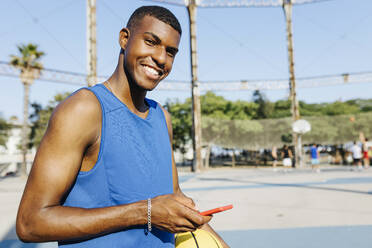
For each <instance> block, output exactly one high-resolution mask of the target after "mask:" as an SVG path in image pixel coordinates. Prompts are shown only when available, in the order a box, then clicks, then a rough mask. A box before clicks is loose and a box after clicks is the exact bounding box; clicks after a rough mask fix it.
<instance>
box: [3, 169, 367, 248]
mask: <svg viewBox="0 0 372 248" xmlns="http://www.w3.org/2000/svg"><path fill="white" fill-rule="evenodd" d="M352 169H353V168H349V167H323V168H322V172H321V173H314V172H312V171H311V170H309V169H302V170H293V171H290V172H284V171H276V172H274V171H273V170H271V169H269V168H268V169H228V168H227V169H226V168H225V169H212V170H210V171H207V172H203V173H196V174H192V173H188V172H181V173H180V177H179V182H180V185H181V188H182V190H183V191H184V192H185V194H187V195H188V196H190V197H192V198H193V199H194V200H195V202H196V203H197V205H198V207H199V209H210V208H212V207H213V206H221V205H224V204H226V203H228V204H229V203H232V204H234V209H232V210H229V211H228V212H226V213H224V214H222V213H221V214H218V215H215V216H214V218H213V220H212V222H211V225H212V227H213V228H214V229H215V230H217V232H218V233H219V234H220V235H221V236H222V237H223V238H224V240H225V241H226V242H227V243H228V244H229V245H230V247H232V248H323V247H326V248H332V247H335V248H371V247H372V169H369V170H363V171H355V170H352ZM12 180H13V181H12ZM17 180H18V179H9V181H8V182H7V184H5V180H1V179H0V197H1V198H2V199H8V200H9V201H8V202H10V203H9V205H8V208H7V207H5V206H0V210H1V211H2V212H0V224H1V226H0V248H8V247H9V248H23V247H25V248H26V247H27V248H29V247H32V248H52V247H54V248H55V247H57V245H56V243H43V244H33V243H29V244H26V243H22V242H20V241H19V240H18V239H17V236H16V234H15V227H14V220H15V214H16V209H17V204H18V202H19V198H20V195H21V192H22V189H23V185H19V182H18V181H17ZM12 183H13V184H12ZM9 185H13V186H9ZM12 197H13V198H12ZM0 205H2V204H0ZM13 205H14V206H13ZM4 213H8V214H6V215H4ZM12 215H13V216H12ZM7 219H8V221H5V220H7ZM7 223H8V227H6V228H5V226H4V225H7ZM9 223H13V224H10V225H9ZM1 228H3V229H1Z"/></svg>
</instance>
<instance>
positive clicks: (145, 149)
mask: <svg viewBox="0 0 372 248" xmlns="http://www.w3.org/2000/svg"><path fill="white" fill-rule="evenodd" d="M181 33H182V31H181V27H180V24H179V23H178V21H177V19H176V17H175V16H174V15H173V14H172V13H171V12H170V11H169V10H167V9H165V8H162V7H158V6H145V7H141V8H139V9H137V10H136V11H135V12H134V13H133V14H132V16H131V17H130V19H129V21H128V24H127V27H126V28H123V29H122V30H121V31H120V35H119V44H120V55H119V61H118V65H117V67H116V69H115V71H114V73H113V74H112V75H111V77H110V78H109V79H108V80H107V81H106V82H104V83H103V84H98V85H96V86H94V87H90V88H83V89H81V90H78V91H77V92H75V93H74V94H72V95H71V96H70V97H69V98H67V99H66V100H65V101H64V102H62V103H61V104H60V105H59V106H58V107H57V108H56V109H55V111H54V112H53V114H52V116H51V119H50V121H49V125H48V128H47V131H46V133H45V135H44V138H43V140H42V142H41V144H40V146H39V149H38V152H37V154H36V157H35V160H34V164H33V166H32V170H31V172H30V176H29V178H28V181H27V184H26V188H25V191H24V194H23V197H22V200H21V203H20V207H19V211H18V216H17V234H18V236H19V237H20V239H21V240H23V241H25V242H46V241H58V242H59V246H61V247H90V248H92V247H93V248H94V247H133V248H140V247H174V233H178V232H185V231H192V230H195V229H196V228H203V229H207V230H209V231H210V232H212V233H214V231H213V230H212V229H211V228H210V227H209V225H208V224H207V222H209V221H210V219H211V217H208V216H202V215H200V214H199V212H198V211H197V210H195V207H194V204H193V201H192V200H191V199H190V198H188V197H186V196H184V194H183V193H182V192H181V190H180V188H179V184H178V175H177V169H176V166H175V163H174V158H173V154H172V153H173V152H172V146H171V142H172V126H171V119H170V115H169V113H168V112H167V111H165V110H164V109H163V108H162V107H161V106H160V105H159V104H158V103H156V102H155V101H152V100H150V99H147V98H146V93H147V91H151V90H153V89H154V88H155V87H156V86H157V85H158V84H159V82H160V81H161V80H163V79H164V78H165V77H166V76H168V74H169V73H170V72H171V70H172V65H173V62H174V59H175V56H176V54H177V51H178V45H179V42H180V37H181ZM214 234H215V235H216V236H217V237H218V238H219V239H221V238H220V237H219V236H218V235H217V234H216V233H214ZM221 242H222V243H223V245H224V246H225V247H228V246H227V245H226V244H225V243H224V242H223V240H221Z"/></svg>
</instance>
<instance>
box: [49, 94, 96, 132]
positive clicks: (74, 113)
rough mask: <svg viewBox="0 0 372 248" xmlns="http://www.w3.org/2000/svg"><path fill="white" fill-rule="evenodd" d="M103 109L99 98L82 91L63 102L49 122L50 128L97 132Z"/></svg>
mask: <svg viewBox="0 0 372 248" xmlns="http://www.w3.org/2000/svg"><path fill="white" fill-rule="evenodd" d="M100 120H101V107H100V103H99V101H98V99H97V97H96V96H95V95H94V93H93V92H91V91H89V90H87V89H81V90H79V91H77V92H76V93H74V94H72V95H71V96H69V97H68V98H66V99H65V100H64V101H63V102H61V103H60V104H59V105H58V106H57V107H56V109H55V110H54V111H53V114H52V116H51V118H50V121H49V128H48V129H50V128H52V129H55V128H57V129H65V130H66V129H69V130H70V131H72V132H74V130H76V131H77V132H80V131H84V132H96V131H97V130H98V129H99V128H100V125H99V124H100V123H101V122H100Z"/></svg>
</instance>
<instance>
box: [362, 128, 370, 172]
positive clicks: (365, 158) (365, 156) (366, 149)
mask: <svg viewBox="0 0 372 248" xmlns="http://www.w3.org/2000/svg"><path fill="white" fill-rule="evenodd" d="M359 137H360V141H361V142H362V152H363V165H364V168H366V169H368V168H369V162H370V161H369V154H368V152H369V145H368V139H367V138H366V137H365V136H364V134H363V133H360V136H359Z"/></svg>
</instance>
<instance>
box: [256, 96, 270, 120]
mask: <svg viewBox="0 0 372 248" xmlns="http://www.w3.org/2000/svg"><path fill="white" fill-rule="evenodd" d="M253 102H254V103H256V104H257V105H258V109H257V114H256V116H255V119H265V118H270V117H271V116H272V114H273V111H274V106H273V104H272V103H271V102H270V101H268V100H267V99H266V98H265V96H264V95H263V94H262V93H261V92H260V91H259V90H255V91H254V92H253Z"/></svg>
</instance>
